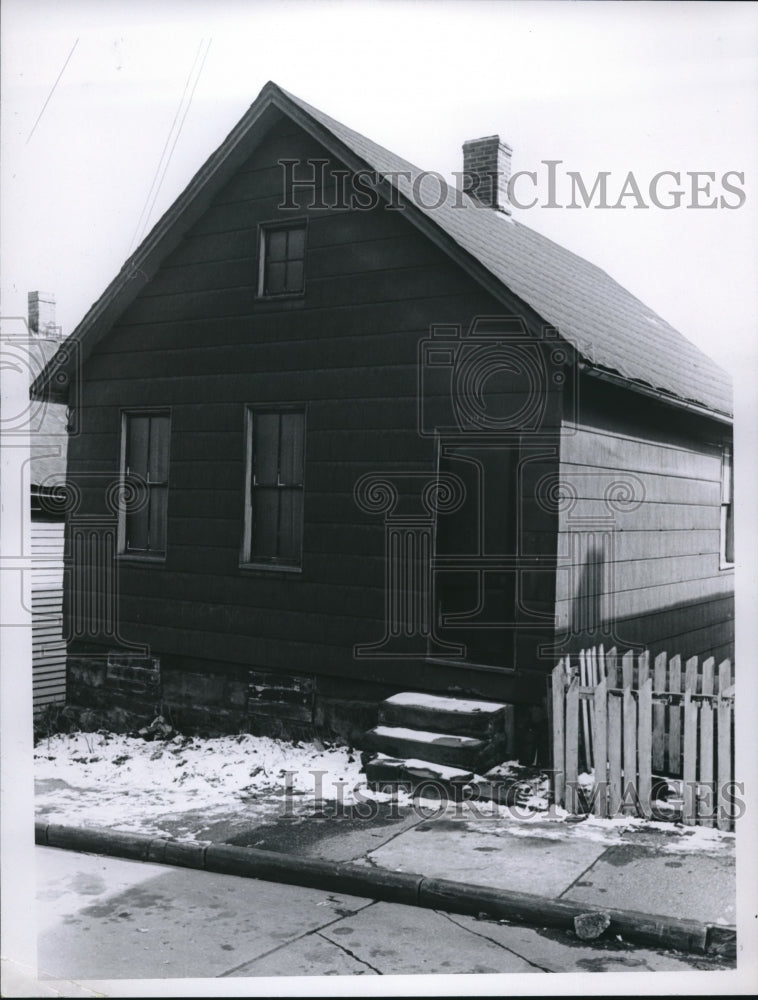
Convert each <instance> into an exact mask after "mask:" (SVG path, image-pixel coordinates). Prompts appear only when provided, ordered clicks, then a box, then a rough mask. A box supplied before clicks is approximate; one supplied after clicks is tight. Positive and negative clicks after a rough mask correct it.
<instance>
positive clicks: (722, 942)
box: [34, 822, 736, 954]
mask: <svg viewBox="0 0 758 1000" xmlns="http://www.w3.org/2000/svg"><path fill="white" fill-rule="evenodd" d="M34 840H35V843H37V844H40V845H42V846H45V847H59V848H63V849H66V850H71V851H81V852H84V853H88V854H104V855H109V856H112V857H120V858H128V859H131V860H134V861H150V862H154V863H156V864H163V865H175V866H178V867H183V868H196V869H199V870H202V871H207V872H215V873H218V874H222V875H237V876H241V877H243V878H258V879H265V880H267V881H270V882H283V883H287V884H289V885H302V886H306V887H308V888H313V889H325V890H328V891H331V892H342V893H346V894H347V895H351V896H366V897H372V898H374V899H380V900H383V901H385V902H391V903H405V904H409V905H411V906H425V907H428V908H430V909H435V910H446V911H448V912H451V913H464V914H470V915H474V916H476V915H479V914H485V915H486V916H488V917H496V918H500V919H507V920H510V921H513V922H517V923H525V924H532V925H536V926H539V927H555V928H558V929H561V930H569V931H573V932H578V929H579V926H580V924H581V920H580V918H583V917H587V916H588V915H597V916H598V917H600V918H602V919H601V921H600V923H601V925H602V926H603V927H605V931H604V934H607V935H608V936H615V935H617V934H618V935H621V937H623V938H624V939H625V940H627V941H634V942H637V943H639V944H647V945H655V946H657V947H659V948H674V949H677V950H678V951H688V952H697V953H700V954H708V953H713V952H717V951H718V952H721V951H723V950H724V949H725V948H729V947H732V946H733V945H734V944H735V943H736V930H735V928H733V927H727V926H723V925H720V924H705V923H701V922H700V921H697V920H686V919H682V918H678V917H667V916H654V915H650V914H647V913H638V912H636V911H634V910H616V909H610V908H605V907H600V906H593V905H591V904H587V903H573V902H569V901H564V900H556V899H547V898H544V897H542V896H535V895H531V894H529V893H524V892H511V891H510V890H506V889H490V888H488V887H486V886H480V885H470V884H468V883H465V882H456V881H452V880H449V879H440V878H427V877H426V876H425V875H415V874H411V873H409V872H392V871H388V870H385V869H382V868H370V867H363V866H361V865H356V864H349V863H348V864H342V863H337V862H331V861H320V860H318V859H315V858H300V857H296V856H295V855H291V854H283V853H280V852H278V851H262V850H259V849H257V848H254V847H236V846H233V845H231V844H212V845H210V846H207V847H203V846H202V845H199V844H194V843H191V842H185V841H179V840H169V839H167V838H163V837H151V836H148V835H146V834H139V833H117V832H113V831H111V830H102V829H94V828H93V829H84V828H81V827H71V826H64V825H60V824H56V823H50V824H48V823H40V822H37V823H35V824H34ZM580 936H582V937H585V935H580Z"/></svg>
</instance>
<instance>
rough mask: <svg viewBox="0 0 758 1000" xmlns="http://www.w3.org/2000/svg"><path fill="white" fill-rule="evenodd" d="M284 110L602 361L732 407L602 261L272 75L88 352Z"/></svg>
mask: <svg viewBox="0 0 758 1000" xmlns="http://www.w3.org/2000/svg"><path fill="white" fill-rule="evenodd" d="M280 114H284V115H287V116H288V117H290V118H293V119H294V120H295V121H296V122H297V123H298V124H300V125H301V126H302V127H303V128H304V129H305V130H306V131H308V132H310V133H311V134H312V135H313V136H314V137H315V138H316V139H317V140H318V141H320V142H321V143H322V144H323V145H324V146H325V147H326V148H327V149H328V150H329V151H330V152H332V153H333V154H334V155H335V156H337V158H339V159H342V160H343V161H344V162H345V163H346V164H347V165H348V166H349V167H350V168H351V169H365V168H366V167H368V168H369V169H370V170H371V171H373V172H375V173H376V174H378V175H380V177H382V178H384V179H385V185H391V186H392V187H394V188H395V189H396V191H397V192H399V194H400V195H401V196H402V197H401V200H402V201H403V203H404V208H405V209H407V214H408V217H409V219H410V220H411V221H412V222H413V223H414V224H416V225H417V226H418V227H419V228H421V229H422V230H423V231H424V232H426V233H427V235H429V236H431V237H432V238H434V239H435V241H436V242H438V243H439V244H440V245H441V246H443V247H444V248H445V249H446V250H447V251H448V252H450V253H451V254H453V255H454V256H455V257H456V259H458V260H459V262H461V263H463V264H464V266H466V267H467V269H468V270H469V271H470V272H471V273H472V274H474V276H475V277H477V279H478V280H480V281H481V282H482V283H483V284H485V285H486V286H487V287H488V289H489V290H490V291H491V292H492V293H493V294H495V295H496V296H497V294H498V292H500V293H502V292H503V290H504V289H503V286H504V288H505V289H507V290H509V291H510V292H511V293H512V294H514V295H516V296H517V298H519V299H520V300H521V302H523V303H524V305H525V306H526V307H527V308H528V309H529V310H531V311H533V312H534V313H536V314H537V315H538V316H539V317H541V319H542V320H543V321H544V322H545V323H547V324H549V325H550V326H552V327H555V328H556V329H557V330H558V332H559V334H560V335H561V336H562V337H564V338H565V339H566V340H567V341H568V342H569V343H570V344H572V345H573V346H574V347H575V348H576V350H577V351H578V352H579V354H580V355H581V357H582V358H583V359H584V360H585V362H587V363H588V364H589V365H590V366H591V368H592V369H595V370H597V371H598V372H600V373H609V374H610V375H612V376H617V377H619V378H621V379H622V380H623V381H624V382H626V383H628V384H629V386H630V387H631V388H640V389H642V390H645V389H648V390H653V391H656V392H658V393H661V394H662V397H663V398H664V399H665V398H666V397H669V398H670V399H671V401H672V402H675V401H679V402H684V403H687V404H691V405H694V406H695V407H696V408H703V409H705V410H707V411H708V412H710V413H713V414H714V415H721V416H724V415H730V414H731V413H732V399H731V380H730V378H729V376H728V375H727V373H726V372H724V371H723V370H722V369H721V368H719V366H718V365H716V364H715V362H714V361H712V360H711V359H710V358H709V357H708V356H707V355H706V354H704V353H703V352H702V351H700V350H699V349H698V348H697V347H695V345H694V344H692V343H691V342H690V341H688V340H687V339H686V337H684V336H683V335H682V334H680V333H679V332H678V331H677V330H675V329H674V328H673V327H672V326H671V325H670V324H668V323H667V322H666V321H665V320H663V319H661V317H660V316H658V315H656V313H654V312H653V310H652V309H649V308H648V307H647V306H646V305H645V304H644V303H642V302H641V301H640V300H639V299H637V298H636V297H635V296H633V295H632V294H631V293H629V292H628V291H626V289H624V288H623V287H622V286H621V285H619V284H618V283H617V282H616V281H614V280H613V278H611V277H610V276H609V275H608V274H606V273H605V271H603V270H602V269H601V268H599V267H596V266H595V265H594V264H590V263H589V262H588V261H586V260H584V259H583V258H581V257H579V256H577V255H576V254H573V253H571V252H570V251H569V250H566V249H564V248H563V247H561V246H559V245H558V244H556V243H554V242H553V241H552V240H550V239H548V238H546V237H545V236H541V235H540V234H539V233H536V232H534V230H532V229H530V228H529V227H528V226H525V225H523V224H522V223H520V222H517V221H515V220H512V219H509V218H505V217H503V215H502V214H501V213H499V212H496V211H493V210H492V209H489V208H484V207H482V206H480V205H478V204H477V203H475V202H474V201H473V200H471V199H469V198H468V197H467V196H466V195H461V194H460V193H459V192H456V191H455V190H454V189H453V190H450V189H448V190H447V191H446V192H445V198H444V200H443V201H442V204H437V202H438V201H439V200H440V197H441V196H442V192H441V191H440V185H439V182H438V180H435V179H434V177H432V176H430V175H429V174H428V173H427V172H425V171H422V170H420V168H418V167H416V166H414V165H413V164H412V163H409V162H408V161H407V160H404V159H402V158H401V157H399V156H396V155H395V154H394V153H392V152H390V151H389V150H387V149H385V148H384V147H382V146H380V145H378V144H377V143H374V142H372V141H371V140H370V139H367V138H366V137H365V136H362V135H360V134H359V133H358V132H354V131H353V130H352V129H349V128H347V127H346V126H345V125H342V124H341V123H340V122H338V121H335V120H334V119H333V118H330V117H329V116H328V115H325V114H324V113H323V112H322V111H319V110H318V109H317V108H314V107H312V106H311V105H309V104H307V103H306V102H305V101H302V100H300V99H299V98H297V97H295V96H294V95H292V94H289V93H287V91H285V90H282V89H281V88H280V87H278V86H277V85H276V84H274V83H267V84H266V86H265V87H264V88H263V90H262V91H261V93H260V94H259V96H258V98H257V99H256V101H255V102H254V103H253V105H252V106H251V107H250V109H249V110H248V112H247V113H246V114H245V116H244V117H243V118H242V119H241V121H240V122H239V123H238V125H237V126H236V127H235V128H234V129H233V130H232V132H231V133H230V134H229V136H228V137H227V139H226V140H225V141H224V142H223V143H222V144H221V146H219V148H218V149H217V150H216V152H215V153H213V154H212V156H211V157H210V158H209V159H208V160H207V161H206V163H205V164H204V165H203V166H202V167H201V168H200V170H199V171H198V172H197V174H196V175H195V177H194V178H193V179H192V180H191V181H190V183H189V185H188V186H187V188H186V189H185V191H184V192H183V193H182V194H181V195H180V196H179V198H178V199H177V200H176V201H175V202H174V204H173V205H172V206H171V208H169V209H168V211H167V212H166V213H165V215H164V216H163V217H162V218H161V219H160V220H159V221H158V223H157V224H156V225H155V226H154V228H153V230H152V231H151V232H150V234H149V235H148V236H147V237H146V238H145V240H144V241H143V243H142V244H141V245H140V247H139V248H138V249H137V250H136V251H135V252H134V254H132V256H131V257H130V258H129V260H127V262H126V263H125V264H124V266H123V267H122V269H121V271H120V272H119V274H118V275H117V276H116V278H115V279H114V280H113V281H112V282H111V284H110V285H109V286H108V288H107V289H106V290H105V292H104V293H103V295H102V296H101V297H100V298H99V299H98V300H97V302H95V303H94V305H93V306H92V307H91V308H90V310H89V311H88V312H87V314H86V316H85V317H84V319H83V320H82V321H81V323H80V324H79V325H78V327H77V328H76V329H75V330H74V332H73V333H72V334H71V339H73V340H75V341H78V344H79V354H80V357H81V359H82V360H84V359H86V357H87V355H88V354H89V353H90V351H91V349H92V347H93V346H94V344H95V343H97V341H98V340H99V339H100V337H101V336H103V335H104V333H106V332H107V330H108V329H109V328H110V327H111V326H112V325H113V323H115V322H116V321H117V319H118V317H119V316H120V315H121V313H122V312H123V311H124V309H126V307H127V306H128V305H129V304H130V303H131V302H132V301H133V299H134V298H136V296H137V294H138V293H139V291H140V290H141V288H142V287H144V285H145V284H146V283H147V281H148V280H149V279H150V278H151V277H152V275H153V274H154V273H155V271H156V270H157V269H158V267H159V266H160V263H161V262H162V260H163V259H165V257H166V256H167V255H168V254H169V253H170V252H171V251H172V250H173V249H174V248H175V247H176V246H177V244H178V243H179V241H180V239H181V238H182V236H183V235H184V233H185V232H186V231H187V230H188V229H189V228H190V226H191V225H192V224H193V223H194V222H195V221H197V219H198V218H199V217H200V215H202V213H203V211H204V210H205V207H206V206H207V205H208V204H209V202H210V200H211V199H212V198H213V196H214V195H215V194H216V193H217V192H218V191H219V190H220V189H221V187H222V186H223V185H224V184H225V183H226V182H227V180H228V179H229V178H230V177H231V176H232V174H233V173H234V171H235V170H236V169H237V167H238V166H239V165H240V164H241V163H242V162H243V161H244V159H245V158H247V157H248V156H249V155H250V153H251V152H252V149H253V148H254V147H255V145H257V143H258V142H260V140H261V139H262V137H263V136H264V135H265V133H266V132H267V131H268V128H269V127H270V124H272V123H273V121H274V120H276V119H277V118H278V116H279V115H280ZM414 188H415V193H414ZM387 190H388V188H387ZM429 205H434V206H435V207H433V208H432V207H428V206H429ZM74 354H75V352H71V355H72V357H73V356H74ZM46 374H47V371H46V372H45V373H43V374H42V376H40V378H39V379H37V381H36V382H35V383H34V385H33V386H32V393H33V395H44V394H45V393H46V392H47V393H48V394H52V387H51V383H50V380H49V379H46Z"/></svg>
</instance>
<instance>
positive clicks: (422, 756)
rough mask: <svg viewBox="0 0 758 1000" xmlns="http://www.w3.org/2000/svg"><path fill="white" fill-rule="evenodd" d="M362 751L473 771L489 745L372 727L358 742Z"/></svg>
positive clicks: (465, 738) (469, 739)
mask: <svg viewBox="0 0 758 1000" xmlns="http://www.w3.org/2000/svg"><path fill="white" fill-rule="evenodd" d="M362 745H363V749H366V750H375V751H378V752H379V753H384V754H387V755H389V756H393V757H398V758H405V759H408V758H410V759H413V760H422V761H428V762H430V763H433V764H447V765H449V766H451V767H456V768H461V769H462V770H472V771H477V770H479V769H480V766H481V764H482V762H483V761H484V760H486V759H487V757H488V751H489V750H490V744H489V743H488V742H487V741H486V740H480V739H476V738H475V737H473V736H456V735H453V734H452V733H437V732H430V731H428V730H423V729H406V728H405V727H401V726H384V725H380V726H376V727H375V728H374V729H371V730H369V732H367V733H366V734H365V735H364V737H363V740H362Z"/></svg>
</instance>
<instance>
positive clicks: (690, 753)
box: [682, 660, 697, 826]
mask: <svg viewBox="0 0 758 1000" xmlns="http://www.w3.org/2000/svg"><path fill="white" fill-rule="evenodd" d="M691 662H692V661H689V662H688V664H687V666H688V671H687V674H688V676H687V682H686V683H685V688H684V712H683V714H684V764H683V766H682V780H683V794H682V799H683V802H682V822H683V823H684V825H685V826H694V825H695V823H696V822H697V794H696V792H697V788H696V775H697V770H696V767H697V702H695V701H693V700H692V695H693V693H694V692H693V690H692V688H691V687H690V683H689V682H690V680H691V674H690V670H689V664H690V663H691ZM695 665H696V666H697V660H696V661H695Z"/></svg>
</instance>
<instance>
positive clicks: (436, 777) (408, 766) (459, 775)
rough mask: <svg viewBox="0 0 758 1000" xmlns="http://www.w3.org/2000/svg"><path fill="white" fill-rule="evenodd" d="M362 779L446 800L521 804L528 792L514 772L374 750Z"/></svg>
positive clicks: (384, 787)
mask: <svg viewBox="0 0 758 1000" xmlns="http://www.w3.org/2000/svg"><path fill="white" fill-rule="evenodd" d="M364 772H365V774H366V780H367V782H368V784H369V786H370V787H372V788H374V789H376V790H377V791H391V790H395V789H397V788H398V786H405V787H406V788H408V789H409V790H410V791H412V792H413V793H414V794H415V793H417V794H421V795H423V796H424V797H425V798H432V799H433V798H439V799H445V800H448V801H454V802H458V801H462V800H469V801H474V802H476V801H481V802H487V801H495V802H498V803H500V804H501V805H524V804H525V803H526V801H527V800H528V798H529V796H530V795H531V793H532V789H531V788H530V787H529V784H528V783H527V782H525V781H522V780H520V779H519V777H518V776H517V774H514V775H512V776H508V777H503V776H500V775H497V774H495V773H494V772H493V773H492V774H490V775H484V776H483V775H481V774H475V773H474V772H473V771H466V770H464V769H463V768H459V767H449V766H447V765H445V764H433V763H430V762H429V761H426V760H414V759H413V758H411V759H409V760H402V759H400V758H397V757H389V756H387V754H383V753H378V754H374V755H372V756H371V759H370V760H368V761H367V762H366V763H365V765H364Z"/></svg>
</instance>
